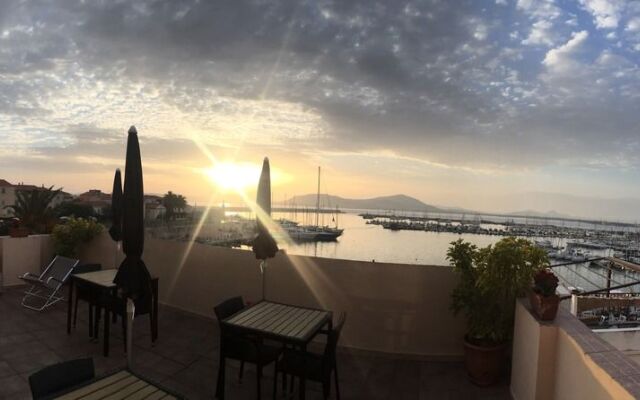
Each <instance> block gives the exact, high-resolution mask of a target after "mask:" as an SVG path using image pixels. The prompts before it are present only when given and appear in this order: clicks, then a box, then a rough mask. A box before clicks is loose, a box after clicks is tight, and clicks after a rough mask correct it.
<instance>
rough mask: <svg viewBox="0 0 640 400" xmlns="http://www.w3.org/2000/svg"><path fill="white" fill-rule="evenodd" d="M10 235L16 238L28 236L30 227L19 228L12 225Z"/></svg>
mask: <svg viewBox="0 0 640 400" xmlns="http://www.w3.org/2000/svg"><path fill="white" fill-rule="evenodd" d="M9 236H11V237H14V238H21V237H27V236H29V229H28V228H25V227H23V226H20V227H17V228H14V227H11V228H9Z"/></svg>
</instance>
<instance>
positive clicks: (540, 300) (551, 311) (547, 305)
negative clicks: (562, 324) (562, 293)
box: [529, 290, 560, 321]
mask: <svg viewBox="0 0 640 400" xmlns="http://www.w3.org/2000/svg"><path fill="white" fill-rule="evenodd" d="M529 302H530V303H531V309H532V310H533V312H534V313H535V314H536V316H537V317H538V319H540V320H541V321H553V320H554V319H555V318H556V315H557V314H558V305H559V304H560V297H558V295H557V294H554V295H553V296H543V295H541V294H539V293H536V292H534V291H533V290H531V291H530V292H529Z"/></svg>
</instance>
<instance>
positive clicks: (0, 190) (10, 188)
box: [0, 179, 73, 217]
mask: <svg viewBox="0 0 640 400" xmlns="http://www.w3.org/2000/svg"><path fill="white" fill-rule="evenodd" d="M45 189H46V188H45V187H44V186H35V185H25V184H24V183H22V182H21V183H19V184H17V185H14V184H12V183H10V182H8V181H6V180H4V179H0V217H11V216H13V210H12V209H11V208H10V207H11V206H14V205H15V204H16V199H17V193H18V192H28V191H32V190H45ZM72 199H73V196H71V195H70V194H69V193H67V192H63V191H60V192H59V193H58V194H57V195H56V196H55V197H54V198H53V199H52V200H51V203H50V204H49V206H50V207H52V208H53V207H56V206H58V205H60V204H61V203H64V202H65V201H70V200H72Z"/></svg>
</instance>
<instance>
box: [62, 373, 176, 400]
mask: <svg viewBox="0 0 640 400" xmlns="http://www.w3.org/2000/svg"><path fill="white" fill-rule="evenodd" d="M52 398H53V399H56V400H80V399H84V400H94V399H96V400H97V399H103V398H109V399H124V398H126V399H131V400H136V399H158V400H159V399H162V400H173V399H180V398H181V397H180V396H178V395H176V394H174V393H172V392H171V391H169V390H167V389H164V388H161V387H159V386H158V385H157V384H154V383H151V382H149V381H148V380H146V379H144V378H142V377H140V376H138V375H136V374H134V373H133V372H131V371H129V370H122V371H118V372H115V373H112V374H110V375H107V376H104V377H101V378H97V379H94V380H92V381H89V382H88V383H85V384H83V385H81V386H80V387H77V386H76V387H74V388H71V389H69V390H66V391H65V392H63V393H59V394H57V395H54V396H53V397H52Z"/></svg>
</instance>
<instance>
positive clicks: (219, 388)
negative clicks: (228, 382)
mask: <svg viewBox="0 0 640 400" xmlns="http://www.w3.org/2000/svg"><path fill="white" fill-rule="evenodd" d="M224 369H225V362H224V355H223V354H222V353H220V365H219V366H218V382H217V383H216V398H217V399H219V400H224V383H225V382H224V379H225V378H224V372H225V371H224Z"/></svg>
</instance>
